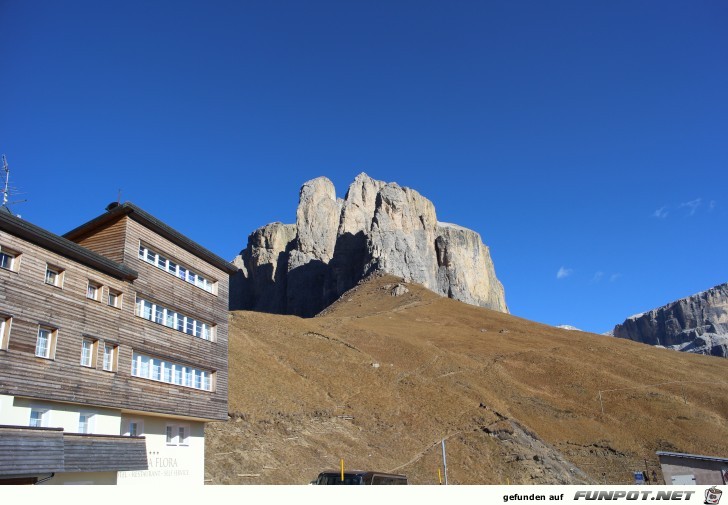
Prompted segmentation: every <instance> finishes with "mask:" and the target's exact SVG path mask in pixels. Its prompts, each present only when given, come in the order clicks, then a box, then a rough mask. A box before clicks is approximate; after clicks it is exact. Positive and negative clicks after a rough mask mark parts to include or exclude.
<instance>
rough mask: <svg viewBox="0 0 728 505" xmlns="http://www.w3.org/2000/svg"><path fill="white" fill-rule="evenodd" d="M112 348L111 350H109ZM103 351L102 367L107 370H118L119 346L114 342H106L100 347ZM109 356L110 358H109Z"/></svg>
mask: <svg viewBox="0 0 728 505" xmlns="http://www.w3.org/2000/svg"><path fill="white" fill-rule="evenodd" d="M108 349H111V352H110V353H109V352H107V350H108ZM99 352H100V353H101V369H102V370H104V371H105V372H116V367H117V364H118V361H117V360H118V356H119V346H118V345H116V344H114V343H112V342H104V345H102V346H101V348H100V349H99ZM107 357H108V358H109V359H107Z"/></svg>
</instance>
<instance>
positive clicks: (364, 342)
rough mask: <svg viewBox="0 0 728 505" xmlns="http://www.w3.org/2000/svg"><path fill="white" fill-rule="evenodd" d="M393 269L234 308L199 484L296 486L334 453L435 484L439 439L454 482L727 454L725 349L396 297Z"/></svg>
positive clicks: (544, 477)
mask: <svg viewBox="0 0 728 505" xmlns="http://www.w3.org/2000/svg"><path fill="white" fill-rule="evenodd" d="M399 281H400V279H397V278H393V277H389V276H382V277H374V278H370V280H368V282H364V283H361V284H360V285H358V286H357V287H355V288H354V289H352V290H351V291H349V292H348V293H346V294H345V295H344V296H342V297H341V298H340V299H339V301H337V302H336V303H335V304H334V305H332V306H331V307H329V308H328V309H327V310H326V311H325V314H321V315H320V316H319V317H316V318H312V319H301V318H298V317H295V316H279V315H271V314H262V313H256V312H246V311H236V312H231V314H230V360H229V361H230V393H229V401H230V405H229V410H230V413H231V419H230V420H229V421H228V422H224V423H210V424H208V427H207V429H206V479H207V482H208V483H212V484H305V483H307V482H308V481H309V480H311V479H313V478H314V477H315V476H316V474H317V473H318V472H319V471H320V470H323V469H326V468H332V467H333V468H336V467H337V466H338V463H339V458H343V459H344V461H345V465H346V466H347V468H361V469H377V470H382V471H396V472H401V473H405V474H407V475H408V476H409V478H410V482H411V483H414V484H435V483H437V469H438V467H439V466H440V464H441V454H440V440H441V439H443V438H445V439H447V442H446V443H447V461H448V476H449V480H450V483H453V484H505V483H511V484H535V483H579V482H599V483H602V482H604V481H607V482H609V483H625V484H627V483H630V482H631V479H632V475H631V472H632V471H634V470H642V469H644V468H645V462H644V459H645V458H647V460H648V461H647V463H648V465H649V470H650V472H651V471H652V470H653V469H655V470H657V473H658V475H659V466H658V464H657V460H656V458H655V454H654V452H655V451H656V450H672V451H679V452H689V453H697V454H707V455H716V456H719V455H720V456H725V455H726V454H728V423H727V422H726V419H727V418H728V394H727V393H728V361H726V360H724V359H720V358H715V357H709V356H702V355H693V354H687V353H679V352H674V351H670V350H666V349H660V348H655V347H652V346H649V345H645V344H639V343H635V342H631V341H627V340H622V339H616V338H612V337H606V336H602V335H594V334H589V333H584V332H579V331H568V330H562V329H559V328H554V327H550V326H546V325H542V324H538V323H534V322H530V321H527V320H524V319H520V318H518V317H514V316H512V315H508V314H504V313H500V312H496V311H492V310H488V309H485V308H480V307H475V306H472V305H466V304H464V303H462V302H458V301H455V300H451V299H447V298H443V297H440V296H438V295H436V294H433V293H432V292H430V291H428V290H426V289H424V288H422V287H420V286H418V285H416V284H406V288H407V290H408V291H407V292H405V293H403V294H401V295H400V296H392V294H391V293H392V292H393V290H394V288H395V287H396V286H397V285H398V283H399ZM398 291H404V290H398ZM678 381H679V382H678ZM658 383H671V384H663V385H661V386H650V385H651V384H658ZM622 388H630V389H622ZM614 389H621V390H620V391H610V392H602V398H603V406H604V414H602V413H601V408H600V401H599V391H600V390H602V391H605V390H614Z"/></svg>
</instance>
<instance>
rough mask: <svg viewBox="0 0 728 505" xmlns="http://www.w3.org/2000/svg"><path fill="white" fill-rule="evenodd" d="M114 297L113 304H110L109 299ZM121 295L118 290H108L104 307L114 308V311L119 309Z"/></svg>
mask: <svg viewBox="0 0 728 505" xmlns="http://www.w3.org/2000/svg"><path fill="white" fill-rule="evenodd" d="M112 296H113V297H114V303H111V297H112ZM122 297H123V293H122V292H121V291H119V290H116V289H113V288H109V289H108V290H107V292H106V305H108V306H109V307H114V308H115V309H121V302H122Z"/></svg>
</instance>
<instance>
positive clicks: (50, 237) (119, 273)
mask: <svg viewBox="0 0 728 505" xmlns="http://www.w3.org/2000/svg"><path fill="white" fill-rule="evenodd" d="M0 229H2V230H4V231H6V232H8V233H11V234H13V235H15V236H17V237H20V238H22V239H24V240H27V241H29V242H32V243H34V244H36V245H39V246H41V247H45V248H46V249H48V250H51V251H53V252H55V253H57V254H60V255H61V256H65V257H67V258H70V259H72V260H75V261H78V262H79V263H83V264H84V265H87V266H90V267H92V268H95V269H96V270H99V271H100V272H103V273H106V274H108V275H111V276H112V277H116V278H117V279H122V280H128V281H133V280H134V279H136V278H137V277H138V276H139V274H138V273H137V272H136V271H135V270H132V269H131V268H129V267H127V266H126V265H122V264H120V263H116V262H115V261H112V260H110V259H109V258H107V257H105V256H102V255H100V254H98V253H95V252H93V251H91V250H89V249H86V248H85V247H83V246H80V245H78V244H77V243H75V242H72V241H70V240H68V239H67V238H64V237H61V236H58V235H56V234H55V233H51V232H49V231H48V230H45V229H43V228H41V227H40V226H36V225H34V224H32V223H29V222H28V221H25V220H23V219H20V218H18V217H15V216H13V215H12V214H9V213H5V212H0Z"/></svg>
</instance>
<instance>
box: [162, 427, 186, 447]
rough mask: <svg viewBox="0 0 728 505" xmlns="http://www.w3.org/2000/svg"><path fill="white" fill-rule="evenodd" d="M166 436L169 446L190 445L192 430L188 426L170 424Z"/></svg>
mask: <svg viewBox="0 0 728 505" xmlns="http://www.w3.org/2000/svg"><path fill="white" fill-rule="evenodd" d="M166 435H167V445H188V444H189V436H190V428H189V426H187V425H179V424H168V425H167V429H166Z"/></svg>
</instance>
